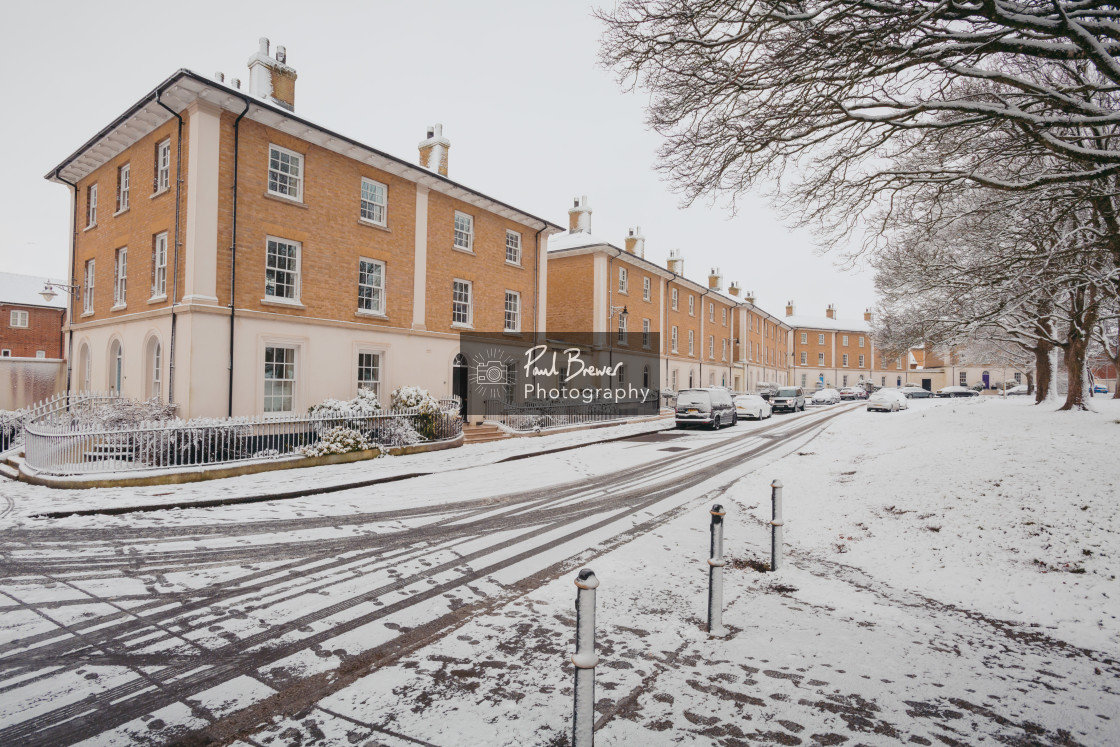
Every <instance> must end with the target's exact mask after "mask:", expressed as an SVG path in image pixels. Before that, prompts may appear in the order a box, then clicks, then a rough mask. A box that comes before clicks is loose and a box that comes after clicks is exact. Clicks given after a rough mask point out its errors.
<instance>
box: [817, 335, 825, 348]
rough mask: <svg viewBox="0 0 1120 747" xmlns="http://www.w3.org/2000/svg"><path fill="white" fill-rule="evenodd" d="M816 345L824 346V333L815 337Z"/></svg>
mask: <svg viewBox="0 0 1120 747" xmlns="http://www.w3.org/2000/svg"><path fill="white" fill-rule="evenodd" d="M817 344H818V345H824V333H821V334H818V335H817Z"/></svg>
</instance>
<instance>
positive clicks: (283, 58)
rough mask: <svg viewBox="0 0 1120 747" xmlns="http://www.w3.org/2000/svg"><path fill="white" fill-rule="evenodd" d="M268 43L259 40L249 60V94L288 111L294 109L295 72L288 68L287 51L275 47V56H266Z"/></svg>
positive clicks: (261, 39)
mask: <svg viewBox="0 0 1120 747" xmlns="http://www.w3.org/2000/svg"><path fill="white" fill-rule="evenodd" d="M268 45H269V41H268V38H267V37H264V36H262V37H261V38H260V47H259V48H258V49H257V53H256V54H254V55H253V56H252V57H250V58H249V92H250V93H251V94H253V95H254V96H256V97H258V98H262V99H266V100H268V101H271V102H272V103H274V104H276V105H278V106H282V107H284V108H285V109H287V110H288V111H295V108H296V71H295V68H291V67H288V51H287V50H286V49H284V47H282V46H279V45H277V47H276V56H275V57H269V56H268Z"/></svg>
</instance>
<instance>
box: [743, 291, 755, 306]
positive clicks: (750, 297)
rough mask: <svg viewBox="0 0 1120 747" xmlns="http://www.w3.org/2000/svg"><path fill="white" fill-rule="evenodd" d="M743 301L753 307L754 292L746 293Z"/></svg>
mask: <svg viewBox="0 0 1120 747" xmlns="http://www.w3.org/2000/svg"><path fill="white" fill-rule="evenodd" d="M743 300H744V301H746V302H747V303H749V304H750V305H751V306H754V291H747V295H746V297H744V298H743Z"/></svg>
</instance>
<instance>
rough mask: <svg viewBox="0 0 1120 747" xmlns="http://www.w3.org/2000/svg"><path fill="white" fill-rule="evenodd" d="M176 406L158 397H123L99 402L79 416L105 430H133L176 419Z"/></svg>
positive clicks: (84, 421) (83, 421)
mask: <svg viewBox="0 0 1120 747" xmlns="http://www.w3.org/2000/svg"><path fill="white" fill-rule="evenodd" d="M175 407H176V406H175V405H169V404H164V403H162V402H160V401H159V399H158V398H154V399H150V400H148V401H146V402H142V401H139V400H134V399H124V398H123V397H122V398H121V399H114V400H109V401H106V402H98V403H96V404H94V405H92V406H91V407H90V408H89V409H88V411H86V412H84V413H82V414H81V415H80V416H79V418H80V420H81V421H82V423H83V425H85V424H87V423H88V424H89V425H92V426H94V427H98V428H104V429H105V430H131V429H134V428H139V427H140V426H141V425H142V424H144V423H153V422H165V421H168V420H175V419H176V418H175Z"/></svg>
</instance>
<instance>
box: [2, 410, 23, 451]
mask: <svg viewBox="0 0 1120 747" xmlns="http://www.w3.org/2000/svg"><path fill="white" fill-rule="evenodd" d="M26 417H27V410H0V451H7V450H8V449H9V448H11V447H12V446H13V445H14V444H15V443H16V442H17V441H18V440H19V439H20V438H21V434H22V432H23V421H24V418H26Z"/></svg>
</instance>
